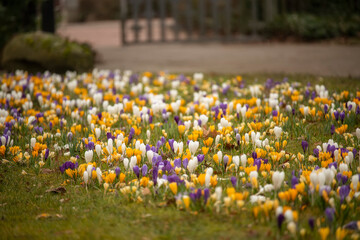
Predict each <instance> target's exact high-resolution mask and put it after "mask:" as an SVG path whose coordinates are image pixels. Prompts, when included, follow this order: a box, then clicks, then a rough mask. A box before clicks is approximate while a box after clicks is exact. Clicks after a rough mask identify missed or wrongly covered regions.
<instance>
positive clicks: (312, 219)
mask: <svg viewBox="0 0 360 240" xmlns="http://www.w3.org/2000/svg"><path fill="white" fill-rule="evenodd" d="M308 223H309V226H310V229H311V231H314V227H315V219H314V218H312V217H311V218H309V220H308Z"/></svg>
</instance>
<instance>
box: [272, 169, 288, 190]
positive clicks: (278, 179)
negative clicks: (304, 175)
mask: <svg viewBox="0 0 360 240" xmlns="http://www.w3.org/2000/svg"><path fill="white" fill-rule="evenodd" d="M284 178H285V173H284V172H279V171H275V172H274V173H273V175H272V182H273V184H274V189H275V190H278V189H280V187H281V185H282V183H283V181H284Z"/></svg>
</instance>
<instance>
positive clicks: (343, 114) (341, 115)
mask: <svg viewBox="0 0 360 240" xmlns="http://www.w3.org/2000/svg"><path fill="white" fill-rule="evenodd" d="M344 119H345V112H341V113H340V120H341V123H344Z"/></svg>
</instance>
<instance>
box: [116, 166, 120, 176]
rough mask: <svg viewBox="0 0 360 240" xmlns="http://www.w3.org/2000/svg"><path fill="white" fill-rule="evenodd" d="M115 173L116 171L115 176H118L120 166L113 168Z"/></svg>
mask: <svg viewBox="0 0 360 240" xmlns="http://www.w3.org/2000/svg"><path fill="white" fill-rule="evenodd" d="M115 173H116V177H118V176H119V175H120V168H119V167H116V168H115Z"/></svg>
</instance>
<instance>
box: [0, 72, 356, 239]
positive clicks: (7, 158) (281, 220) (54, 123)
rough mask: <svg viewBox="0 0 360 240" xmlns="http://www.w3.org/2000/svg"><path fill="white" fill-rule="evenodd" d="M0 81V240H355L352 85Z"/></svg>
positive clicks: (295, 79)
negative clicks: (353, 239)
mask: <svg viewBox="0 0 360 240" xmlns="http://www.w3.org/2000/svg"><path fill="white" fill-rule="evenodd" d="M270 78H271V79H272V80H269V79H270ZM0 79H1V80H2V83H3V86H2V92H1V93H0V103H1V108H2V109H4V110H2V112H0V122H1V124H0V131H1V133H2V134H1V135H2V136H3V137H2V138H1V142H2V144H1V145H2V146H1V147H0V155H1V158H0V159H3V160H2V161H0V223H1V224H0V236H1V238H2V239H15V238H16V239H18V238H20V239H29V238H30V239H49V238H60V239H63V238H70V239H85V238H89V239H100V238H102V239H128V238H133V239H239V238H243V237H244V238H254V239H256V238H258V239H264V238H270V239H278V238H284V239H293V238H295V239H296V238H299V239H304V238H309V237H311V238H314V239H321V238H323V239H326V238H327V237H329V238H338V239H342V237H346V238H355V239H356V238H359V232H358V231H359V230H358V229H350V227H349V225H348V224H349V223H351V222H353V221H359V220H360V219H359V216H360V215H359V212H360V207H359V204H360V197H359V196H360V195H359V194H357V193H359V189H360V185H359V184H357V182H356V181H358V179H357V180H356V177H355V176H357V177H359V175H358V173H359V171H360V168H359V155H358V151H359V147H360V146H359V143H360V140H359V137H360V129H359V130H358V131H359V136H357V132H356V131H357V130H356V129H357V128H360V111H359V106H360V105H359V104H360V79H357V78H338V77H333V78H319V77H315V76H309V75H296V74H294V75H287V76H283V75H280V74H257V75H242V76H241V77H240V76H232V75H229V76H218V75H205V76H202V75H201V74H195V75H193V74H188V75H179V74H174V75H171V74H167V73H148V72H143V73H137V74H134V73H129V72H128V73H127V72H124V73H108V72H93V73H92V74H87V75H84V74H83V75H74V74H68V75H67V76H65V77H63V78H61V76H59V75H50V74H45V75H38V76H29V75H27V74H26V73H22V72H18V73H17V75H8V74H5V73H4V74H3V75H2V76H0ZM64 79H65V80H64ZM140 83H142V84H140ZM215 85H216V86H217V87H214V86H215ZM315 85H324V88H321V87H319V86H318V87H315ZM199 91H202V92H201V94H199V95H197V96H194V93H195V92H199ZM17 93H20V94H17ZM275 93H276V94H277V95H276V94H275ZM6 94H8V96H6ZM205 94H206V97H204V96H205ZM270 94H272V95H273V96H272V98H271V101H270V100H269V96H270ZM274 94H275V95H274ZM27 95H28V96H27ZM160 96H162V98H161V97H160ZM157 98H160V100H157ZM6 99H8V100H6ZM66 99H67V100H66ZM211 99H212V100H211ZM257 99H259V100H258V101H259V102H258V103H257V102H256V100H257ZM71 100H74V101H71ZM177 100H181V101H179V102H177ZM87 101H88V102H87ZM104 101H105V102H106V101H107V102H106V103H105V104H104ZM201 103H203V104H201ZM117 104H121V106H120V105H117ZM237 104H240V107H241V108H243V109H240V107H239V108H237ZM332 104H333V105H332ZM351 104H354V105H352V106H353V108H351V107H349V106H350V105H351ZM325 105H326V106H325ZM109 106H111V107H110V108H109ZM116 106H118V107H116ZM216 106H218V107H217V108H216ZM146 107H147V109H148V110H149V111H147V109H146ZM307 107H309V112H308V113H307V110H306V108H307ZM14 109H16V110H14ZM276 109H277V110H276ZM325 109H326V110H325ZM292 110H293V111H294V114H293V112H292ZM354 110H355V111H354ZM139 111H140V112H139ZM358 111H359V112H358ZM4 112H7V113H8V115H7V114H6V113H4ZM334 112H336V113H337V112H338V113H339V115H340V116H338V119H336V118H337V117H336V113H335V114H334ZM342 112H343V113H344V118H343V119H342V115H341V113H342ZM202 115H203V116H202ZM195 119H196V120H199V119H201V121H196V123H195V121H194V120H195ZM205 119H206V120H205ZM187 121H190V122H188V123H187ZM188 124H190V125H189V126H188ZM332 127H333V133H332V130H331V129H332ZM9 131H10V133H8V132H9ZM99 131H100V135H98V133H99ZM252 132H253V133H252ZM255 132H258V133H260V134H259V136H256V134H255ZM237 133H238V135H239V136H238V137H237ZM278 133H280V134H279V135H278ZM120 135H121V136H120ZM252 135H253V136H252ZM217 136H218V137H217ZM247 138H249V139H247ZM8 139H9V140H8ZM329 139H332V141H331V140H330V142H329ZM172 140H174V141H175V142H176V143H174V142H173V141H172ZM189 140H190V142H188V141H189ZM11 141H12V143H11ZM217 141H218V142H217ZM187 142H188V144H187ZM180 143H183V150H182V151H180V149H179V148H181V147H175V145H179V144H180ZM196 143H197V144H198V146H197V147H194V146H195V145H196ZM323 143H329V144H328V145H327V146H329V147H327V146H325V148H326V149H325V148H324V145H323ZM146 144H147V145H148V147H145V146H146ZM306 144H308V146H307V147H306ZM97 146H99V147H97ZM304 146H305V147H304ZM318 146H320V148H318V149H319V151H318V153H317V154H316V153H315V152H314V151H313V150H314V149H315V148H317V147H318ZM332 146H334V147H333V148H332ZM193 149H194V151H193ZM353 149H356V150H357V151H353ZM149 151H152V152H153V153H152V154H150V155H151V157H149V155H148V152H149ZM219 152H220V153H219ZM354 153H355V154H354ZM337 154H338V155H337ZM351 154H352V155H353V157H351ZM152 155H153V156H155V157H152ZM242 155H245V157H246V159H245V161H244V162H243V161H242V160H240V157H242ZM236 156H239V160H240V161H239V160H237V161H236ZM158 157H160V158H161V160H157V158H158ZM178 159H179V160H178ZM185 159H186V160H185ZM201 159H203V160H201ZM65 162H68V163H67V165H66V166H65V165H64V164H65ZM70 163H71V164H73V165H74V167H69V166H70ZM334 163H336V168H333V169H332V168H331V166H333V165H334ZM75 164H77V165H76V167H75ZM178 164H180V165H178ZM90 165H91V167H90V169H89V168H88V166H90ZM144 165H146V169H145V167H144ZM345 165H346V170H344V168H345ZM61 166H62V167H63V169H62V170H60V167H61ZM71 166H72V165H71ZM93 167H94V169H93ZM97 168H99V170H100V175H99V172H98V170H97ZM144 169H145V170H144ZM209 169H211V171H210V170H209ZM327 170H329V171H327ZM154 171H156V172H157V175H158V178H156V177H155V174H154ZM330 172H331V173H330ZM282 173H283V174H284V176H283V177H282V178H281V174H282ZM311 174H313V175H311ZM329 174H330V175H329ZM164 176H165V177H164ZM274 176H275V177H274ZM322 177H324V180H322V179H321V178H322ZM328 178H330V180H329V181H328ZM294 179H296V182H295V183H293V181H295V180H294ZM324 182H325V184H324ZM270 185H271V186H270ZM277 185H279V187H276V186H277ZM354 185H355V186H354ZM265 186H267V188H268V189H269V190H266V189H267V188H266V189H265ZM199 189H200V190H199ZM346 190H348V192H347V194H345V196H344V193H343V191H345V192H346ZM206 191H208V194H209V195H206V194H207V193H206ZM343 196H344V198H342V197H343ZM254 198H256V199H257V200H254ZM309 222H314V224H312V223H310V224H309Z"/></svg>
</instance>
